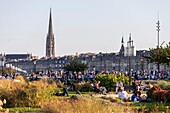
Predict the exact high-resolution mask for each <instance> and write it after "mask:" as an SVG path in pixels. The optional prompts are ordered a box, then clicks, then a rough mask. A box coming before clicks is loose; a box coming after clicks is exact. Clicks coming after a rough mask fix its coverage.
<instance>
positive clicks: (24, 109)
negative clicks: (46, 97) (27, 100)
mask: <svg viewBox="0 0 170 113" xmlns="http://www.w3.org/2000/svg"><path fill="white" fill-rule="evenodd" d="M6 109H9V111H10V112H41V111H42V110H41V108H31V107H16V108H4V109H3V110H2V112H4V111H5V110H6Z"/></svg>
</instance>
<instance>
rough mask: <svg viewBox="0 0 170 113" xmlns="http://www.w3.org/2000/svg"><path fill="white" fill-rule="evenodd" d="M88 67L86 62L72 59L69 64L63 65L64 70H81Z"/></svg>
mask: <svg viewBox="0 0 170 113" xmlns="http://www.w3.org/2000/svg"><path fill="white" fill-rule="evenodd" d="M87 68H88V64H85V63H82V62H78V61H76V60H72V61H71V62H70V63H69V64H66V65H65V66H64V70H65V71H72V72H81V71H84V70H85V69H87Z"/></svg>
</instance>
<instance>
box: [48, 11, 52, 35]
mask: <svg viewBox="0 0 170 113" xmlns="http://www.w3.org/2000/svg"><path fill="white" fill-rule="evenodd" d="M52 34H53V27H52V16H51V8H50V18H49V29H48V35H52Z"/></svg>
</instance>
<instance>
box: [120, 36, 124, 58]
mask: <svg viewBox="0 0 170 113" xmlns="http://www.w3.org/2000/svg"><path fill="white" fill-rule="evenodd" d="M121 43H122V45H121V48H120V51H119V55H121V56H124V51H125V49H124V40H123V36H122V41H121Z"/></svg>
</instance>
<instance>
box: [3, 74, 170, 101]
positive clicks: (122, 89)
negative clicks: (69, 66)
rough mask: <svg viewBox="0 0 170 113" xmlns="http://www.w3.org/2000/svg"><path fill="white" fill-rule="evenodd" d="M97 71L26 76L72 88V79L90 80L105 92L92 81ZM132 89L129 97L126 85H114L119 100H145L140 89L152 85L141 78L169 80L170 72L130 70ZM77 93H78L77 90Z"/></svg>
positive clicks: (99, 90) (100, 90)
mask: <svg viewBox="0 0 170 113" xmlns="http://www.w3.org/2000/svg"><path fill="white" fill-rule="evenodd" d="M101 73H106V74H117V73H118V72H116V71H112V72H108V71H103V72H101ZM97 74H98V73H97V72H87V73H84V72H81V73H76V72H74V73H69V72H64V71H57V72H55V73H54V72H50V73H48V74H46V75H44V74H43V73H39V74H30V75H28V76H27V78H28V79H29V80H30V81H33V80H39V79H41V78H42V77H44V76H45V77H48V78H51V79H53V80H55V81H59V82H63V83H65V84H67V85H70V88H72V89H74V83H73V80H76V81H78V82H79V83H84V82H85V81H90V83H91V86H92V87H93V88H94V92H95V93H102V94H107V89H106V88H105V87H104V86H100V81H96V82H94V81H93V80H94V79H95V77H96V75H97ZM124 75H125V76H129V74H128V73H127V72H125V73H124ZM16 76H17V75H12V74H10V75H9V74H6V75H2V76H1V79H5V78H6V79H15V77H16ZM131 76H132V85H131V87H132V91H133V94H132V95H131V97H129V94H128V93H127V92H126V86H124V85H123V83H122V82H121V81H120V80H119V81H118V82H117V83H116V84H115V85H116V88H115V91H116V93H117V94H118V96H119V97H120V99H121V100H123V101H129V100H131V101H134V102H140V101H145V100H146V97H144V96H143V95H142V93H141V91H147V90H149V89H150V88H152V87H153V86H152V85H151V84H150V83H149V82H145V83H142V80H161V79H164V80H170V74H169V72H157V71H151V72H150V74H148V73H147V72H142V71H138V72H132V73H131ZM77 93H80V92H79V91H77ZM56 95H63V96H64V95H67V96H68V89H67V88H63V93H62V94H56Z"/></svg>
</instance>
